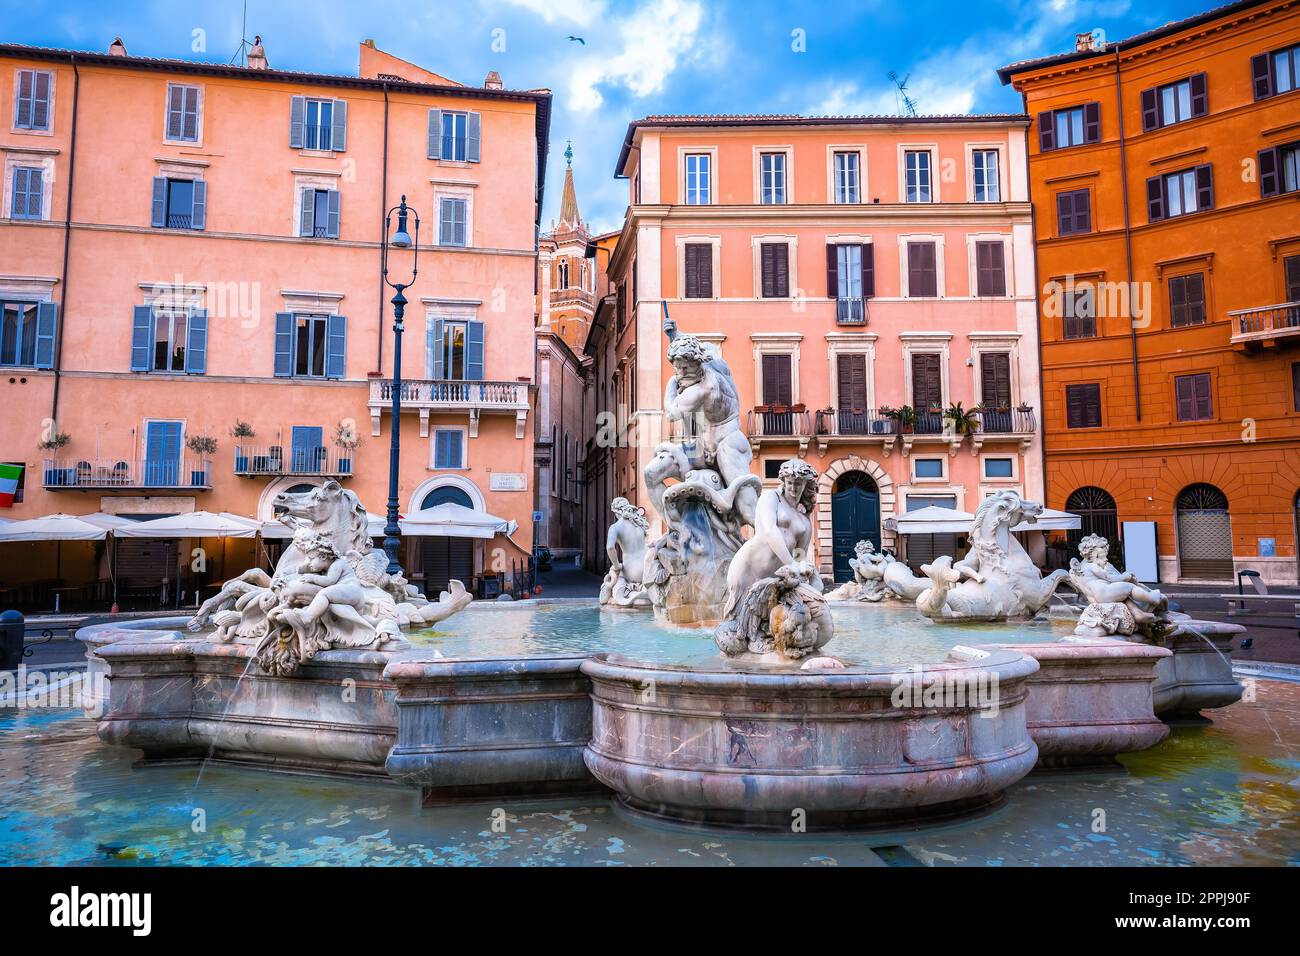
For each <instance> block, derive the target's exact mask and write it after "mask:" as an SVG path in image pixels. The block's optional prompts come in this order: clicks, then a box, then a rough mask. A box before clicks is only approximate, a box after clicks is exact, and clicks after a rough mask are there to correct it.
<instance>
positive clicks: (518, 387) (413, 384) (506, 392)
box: [370, 379, 528, 409]
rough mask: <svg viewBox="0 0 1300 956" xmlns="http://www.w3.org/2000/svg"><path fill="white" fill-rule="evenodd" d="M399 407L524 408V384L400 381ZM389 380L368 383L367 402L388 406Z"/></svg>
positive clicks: (526, 387) (389, 396) (526, 402)
mask: <svg viewBox="0 0 1300 956" xmlns="http://www.w3.org/2000/svg"><path fill="white" fill-rule="evenodd" d="M400 400H401V404H402V405H403V407H410V408H420V407H426V408H436V407H443V408H466V407H470V406H473V407H478V408H493V407H496V408H502V409H516V408H527V407H528V383H527V382H488V381H452V380H450V379H437V380H430V379H412V380H409V381H407V380H403V382H402V389H401V399H400ZM392 401H393V382H392V379H375V380H374V381H372V382H371V383H370V403H371V404H372V405H374V404H383V405H385V406H387V405H390V404H392Z"/></svg>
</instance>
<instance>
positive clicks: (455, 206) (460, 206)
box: [438, 196, 568, 285]
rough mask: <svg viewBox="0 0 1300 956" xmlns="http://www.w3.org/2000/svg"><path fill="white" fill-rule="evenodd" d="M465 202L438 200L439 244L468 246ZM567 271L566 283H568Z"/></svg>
mask: <svg viewBox="0 0 1300 956" xmlns="http://www.w3.org/2000/svg"><path fill="white" fill-rule="evenodd" d="M465 205H466V204H465V200H464V199H459V198H449V197H446V196H444V197H442V198H441V199H439V200H438V244H439V245H443V246H464V245H468V242H467V240H466V237H465ZM567 272H568V269H567V267H566V269H565V283H566V285H567V283H568V275H567Z"/></svg>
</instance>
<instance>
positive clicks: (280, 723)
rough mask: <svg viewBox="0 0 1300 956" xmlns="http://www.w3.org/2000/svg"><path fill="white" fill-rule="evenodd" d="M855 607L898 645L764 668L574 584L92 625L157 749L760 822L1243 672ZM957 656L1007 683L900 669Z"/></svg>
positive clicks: (109, 683) (112, 685)
mask: <svg viewBox="0 0 1300 956" xmlns="http://www.w3.org/2000/svg"><path fill="white" fill-rule="evenodd" d="M834 613H835V614H836V624H837V632H838V633H837V638H836V641H837V643H836V644H835V645H832V647H831V648H830V649H831V650H835V651H837V652H839V653H841V654H842V655H843V656H844V657H845V658H847V659H850V660H851V659H852V658H853V657H854V656H855V655H861V656H865V649H867V648H872V649H873V651H872V656H873V658H875V657H876V656H877V655H878V656H879V657H880V658H883V659H884V660H883V661H882V662H881V663H877V664H872V665H869V666H868V665H854V666H850V667H849V668H848V669H846V670H842V671H832V672H819V673H809V672H802V673H801V672H798V671H786V670H782V669H776V670H771V669H767V670H763V671H753V670H749V671H747V670H745V669H743V668H742V667H740V666H737V665H734V664H728V663H725V662H723V661H722V660H720V659H719V658H718V656H717V654H716V650H712V649H711V648H710V645H711V643H712V642H711V641H710V640H709V638H708V634H707V632H705V631H700V630H698V629H681V628H663V627H661V626H659V625H655V624H654V623H653V622H652V620H651V615H650V614H649V613H648V612H646V613H644V614H639V615H638V614H629V613H626V612H624V613H622V614H614V615H608V614H606V615H602V614H601V613H600V612H599V611H598V610H597V609H596V608H595V607H594V606H593V605H591V604H590V603H582V604H572V603H561V602H555V603H551V604H548V603H546V602H529V603H528V604H527V605H514V606H509V605H495V606H492V605H489V606H471V607H470V608H469V609H467V610H466V611H464V612H462V613H461V614H458V615H456V616H455V617H454V618H452V619H450V620H449V621H447V622H444V624H443V625H441V626H440V630H439V631H438V632H432V633H426V634H420V633H413V634H411V635H409V638H410V646H409V647H406V648H398V649H394V650H385V651H369V650H336V651H326V652H323V653H321V654H319V655H318V656H317V657H316V658H314V659H313V660H312V661H311V662H310V663H308V664H307V665H304V667H303V669H302V671H301V672H300V673H298V674H296V675H293V676H291V677H286V678H279V677H273V676H271V675H268V674H264V673H262V672H261V671H260V670H259V668H258V667H257V665H256V664H255V663H254V664H251V665H250V657H249V655H250V653H251V648H249V647H248V646H246V645H235V644H221V643H214V642H212V641H210V640H205V639H204V638H205V635H203V634H199V635H194V634H190V633H189V632H187V631H185V630H184V619H183V618H163V619H157V618H155V619H148V620H134V621H122V622H115V623H111V624H102V625H96V626H93V627H89V628H83V629H82V630H81V631H80V632H78V637H79V638H80V639H81V640H82V641H83V642H85V644H86V648H87V659H88V667H89V670H90V673H91V676H92V678H95V677H99V678H102V679H99V680H92V681H91V682H90V684H89V687H90V688H91V690H90V691H89V692H88V694H87V696H86V698H85V703H86V706H87V709H88V712H89V713H90V714H91V715H92V716H94V717H95V718H96V719H97V720H98V733H99V736H100V738H101V739H102V740H103V741H105V742H106V743H110V744H118V745H124V746H128V747H133V748H136V749H138V750H140V751H142V753H143V756H144V758H145V760H146V761H151V762H152V761H174V760H185V761H195V760H206V759H214V760H218V761H227V762H233V763H243V764H251V765H256V766H259V767H262V768H264V769H268V770H282V771H289V772H308V773H323V774H328V775H332V776H359V777H370V778H379V779H384V780H393V781H397V782H399V783H402V784H406V785H408V786H412V787H416V788H418V789H419V791H420V793H421V795H422V797H423V799H424V801H425V802H426V803H429V804H433V803H441V802H445V801H455V800H474V799H489V798H494V797H497V796H503V795H519V794H548V793H557V792H572V791H582V790H600V789H603V788H609V789H612V790H614V791H615V792H616V793H617V794H618V795H619V796H620V797H621V798H622V799H623V801H624V802H625V803H626V804H627V805H628V806H629V807H631V808H633V809H634V810H637V811H641V812H643V813H650V814H655V815H658V816H663V817H670V818H673V819H678V820H684V821H691V822H704V823H715V824H721V825H731V826H745V827H758V828H765V827H773V828H785V829H789V828H790V827H791V824H792V821H793V820H795V819H796V818H795V817H792V814H795V813H796V812H799V813H802V814H803V815H804V821H803V823H804V825H805V826H807V827H809V828H817V827H828V828H838V827H856V826H864V825H865V826H871V825H875V824H877V823H881V822H889V823H896V822H898V821H899V820H904V821H907V820H910V821H914V822H924V821H927V820H938V819H945V818H947V817H950V816H952V815H954V814H959V813H965V812H969V811H975V810H978V809H980V808H984V807H988V806H990V805H993V804H996V803H997V802H998V801H999V799H1000V794H1001V793H1002V791H1003V790H1005V789H1006V787H1008V786H1009V785H1011V784H1012V783H1014V782H1015V781H1016V780H1019V779H1020V778H1021V777H1023V776H1024V775H1025V774H1027V773H1029V772H1030V770H1032V769H1034V767H1035V765H1036V764H1037V766H1039V767H1040V768H1043V769H1057V768H1069V767H1084V768H1095V767H1097V766H1104V765H1110V766H1113V765H1114V758H1115V756H1116V754H1119V753H1127V752H1131V751H1135V750H1142V749H1145V748H1147V747H1151V746H1153V745H1155V744H1157V743H1159V741H1160V740H1162V739H1163V738H1164V736H1165V734H1166V733H1167V731H1166V729H1165V726H1164V724H1163V723H1162V722H1161V721H1160V720H1159V719H1157V714H1158V713H1159V712H1160V710H1161V703H1162V702H1163V703H1164V705H1165V709H1166V710H1167V711H1168V712H1169V713H1170V714H1174V715H1178V716H1183V715H1186V714H1188V713H1189V712H1194V709H1195V708H1198V707H1211V706H1222V704H1223V703H1229V702H1231V701H1232V700H1235V699H1237V697H1239V696H1240V693H1241V688H1240V685H1238V684H1236V682H1235V681H1234V680H1233V679H1232V675H1231V669H1230V665H1228V663H1227V660H1226V657H1220V656H1219V654H1218V653H1217V651H1216V650H1215V649H1214V648H1211V647H1210V646H1209V645H1208V644H1207V643H1206V640H1205V639H1202V638H1200V637H1195V638H1193V639H1191V640H1190V641H1188V642H1187V643H1186V645H1185V646H1184V645H1183V644H1182V643H1180V640H1179V639H1174V640H1171V641H1170V642H1169V645H1170V646H1168V647H1153V646H1149V645H1144V644H1138V643H1133V642H1129V641H1123V640H1115V639H1100V640H1091V641H1077V640H1071V639H1062V638H1063V637H1064V635H1066V634H1068V631H1069V629H1068V627H1066V626H1065V625H1061V624H1058V625H1048V624H1041V623H1039V624H1033V625H1029V624H1024V625H1006V626H1002V627H953V626H945V625H935V624H932V623H930V622H927V621H923V620H919V619H917V616H916V615H915V612H913V611H910V609H889V608H878V607H870V608H848V609H843V610H840V609H837V610H836V611H835V612H834ZM1228 627H1231V625H1229V626H1228ZM841 637H842V638H843V644H842V645H841V644H839V642H840V640H841ZM999 638H1002V640H1001V641H999V640H998V639H999ZM1230 638H1231V635H1230V634H1221V635H1218V636H1217V637H1213V638H1212V639H1211V643H1214V642H1216V641H1217V642H1218V644H1219V645H1221V647H1222V648H1227V647H1228V641H1229V640H1230ZM975 642H983V643H982V644H981V645H980V646H978V647H971V646H967V645H970V644H974V643H975ZM958 645H962V646H958ZM945 657H946V659H945ZM859 659H861V657H859ZM673 661H678V662H680V661H685V663H672V662H673ZM927 662H928V663H927ZM1186 662H1190V664H1189V663H1186ZM935 676H938V677H944V678H946V679H948V680H949V681H950V682H952V683H954V684H955V685H960V686H964V687H967V688H975V689H976V690H977V691H979V690H980V689H981V688H983V690H984V691H987V690H988V689H989V688H991V687H992V686H993V679H994V678H996V701H995V703H996V706H992V707H990V706H988V704H989V701H988V699H987V696H986V697H979V696H978V693H977V694H976V695H975V696H974V697H968V699H966V700H965V701H955V700H950V699H944V698H930V699H927V698H926V697H925V696H924V694H917V695H916V696H915V697H914V698H912V699H905V700H904V701H903V705H902V706H899V704H898V700H897V699H896V698H897V692H898V691H899V688H900V687H904V688H906V687H908V686H913V685H917V686H920V685H924V683H925V681H926V680H927V679H929V678H932V677H935Z"/></svg>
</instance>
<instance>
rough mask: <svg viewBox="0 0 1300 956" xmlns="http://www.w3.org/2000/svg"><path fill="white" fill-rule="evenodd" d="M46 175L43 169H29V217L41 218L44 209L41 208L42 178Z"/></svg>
mask: <svg viewBox="0 0 1300 956" xmlns="http://www.w3.org/2000/svg"><path fill="white" fill-rule="evenodd" d="M44 177H45V171H44V170H43V169H29V170H27V218H28V219H41V218H44V217H43V215H42V214H43V213H44V210H43V209H42V208H41V206H42V205H43V203H42V202H41V194H42V186H43V182H42V180H43V179H44Z"/></svg>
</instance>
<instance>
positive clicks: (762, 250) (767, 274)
mask: <svg viewBox="0 0 1300 956" xmlns="http://www.w3.org/2000/svg"><path fill="white" fill-rule="evenodd" d="M773 248H774V247H773V246H772V245H770V244H769V243H766V242H765V243H763V244H762V245H761V246H759V249H758V270H759V274H760V278H761V285H762V288H761V290H760V294H761V295H762V297H763V298H764V299H770V298H772V297H773V296H775V295H776V283H775V281H774V278H773V276H774V273H775V271H776V267H775V266H774V264H773V252H772V249H773Z"/></svg>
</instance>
